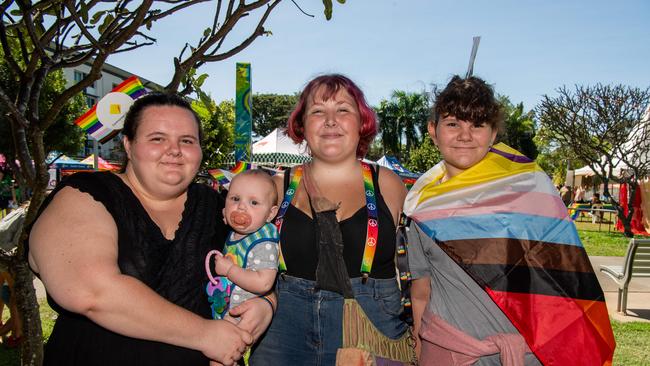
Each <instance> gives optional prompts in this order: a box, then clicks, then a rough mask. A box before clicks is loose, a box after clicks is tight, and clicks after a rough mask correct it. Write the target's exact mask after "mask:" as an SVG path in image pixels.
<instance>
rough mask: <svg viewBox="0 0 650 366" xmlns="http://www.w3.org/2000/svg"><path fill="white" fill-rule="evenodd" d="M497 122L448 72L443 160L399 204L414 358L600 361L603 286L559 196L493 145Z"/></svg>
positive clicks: (494, 112) (486, 94)
mask: <svg viewBox="0 0 650 366" xmlns="http://www.w3.org/2000/svg"><path fill="white" fill-rule="evenodd" d="M502 124H503V117H502V112H501V106H500V105H499V103H498V101H497V100H496V99H495V97H494V92H493V91H492V89H491V88H490V87H489V86H488V85H487V84H486V83H485V82H484V81H483V80H482V79H480V78H477V77H473V76H471V77H468V78H461V77H459V76H454V77H453V78H452V79H451V81H450V82H449V84H448V85H447V87H446V88H445V89H444V90H443V91H442V92H441V93H440V94H439V95H438V96H437V98H436V102H435V106H434V108H433V111H432V117H431V120H430V122H429V124H428V132H429V135H430V136H431V138H432V140H433V142H434V143H435V145H436V146H437V147H438V149H439V150H440V153H441V155H442V158H443V161H442V162H440V163H439V164H437V165H436V166H434V167H433V168H431V169H430V170H429V171H427V172H426V173H425V174H423V175H422V176H421V177H420V178H419V179H418V181H417V182H416V183H415V184H414V185H413V187H412V188H411V190H410V191H409V193H408V195H407V197H406V200H405V203H404V213H405V214H406V215H408V216H409V217H410V218H411V220H412V221H411V223H410V225H409V226H408V232H407V236H408V238H409V240H408V243H409V245H408V258H409V265H410V267H411V274H412V277H413V283H412V287H411V296H412V304H413V317H414V328H415V329H414V331H415V332H416V334H418V336H419V337H418V338H417V341H418V352H419V361H420V365H424V366H429V365H470V364H471V365H539V364H557V365H603V364H607V363H608V362H609V363H611V360H612V355H613V351H614V347H615V342H614V337H613V333H612V330H611V325H610V323H609V318H608V315H607V308H606V306H605V301H604V296H603V292H602V290H601V289H600V286H599V284H598V280H597V278H596V276H595V274H594V273H593V269H592V267H591V265H590V263H589V259H588V257H587V255H586V252H585V251H584V248H583V247H582V245H581V243H580V239H579V238H578V235H577V232H576V229H575V226H574V225H573V223H572V222H571V221H570V220H568V219H567V209H566V206H565V205H564V204H563V202H562V201H561V200H560V197H559V196H558V194H557V190H556V189H555V187H554V186H553V185H552V182H551V181H550V179H549V178H548V175H546V174H545V173H544V172H543V171H542V170H541V169H540V168H539V167H538V166H537V165H536V164H535V163H534V162H533V161H531V160H530V159H528V158H527V157H525V156H523V155H522V154H520V153H519V152H517V151H516V150H514V149H512V148H510V147H508V146H506V145H505V144H497V145H494V143H495V140H496V138H497V132H498V131H499V129H500V126H501V125H502ZM569 319H570V320H569Z"/></svg>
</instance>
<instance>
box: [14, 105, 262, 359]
mask: <svg viewBox="0 0 650 366" xmlns="http://www.w3.org/2000/svg"><path fill="white" fill-rule="evenodd" d="M122 134H123V136H124V137H123V143H124V149H125V151H126V156H127V159H128V160H127V162H126V163H125V164H124V172H123V173H121V174H114V173H112V172H98V173H77V174H75V175H72V176H70V177H68V178H67V179H66V180H64V181H63V182H61V183H60V184H59V185H58V186H57V188H56V189H55V190H54V191H53V192H52V193H51V194H50V195H49V196H48V198H47V199H46V201H45V202H44V203H43V205H42V208H41V211H40V213H39V216H38V218H37V219H36V221H35V224H34V225H33V227H32V228H31V232H30V235H29V243H28V244H29V245H28V247H27V250H28V252H27V255H28V259H29V265H30V267H31V268H32V270H33V271H34V272H35V273H36V274H37V275H38V276H39V277H40V279H41V280H42V281H43V284H44V285H45V289H46V290H47V294H48V301H49V303H50V305H51V306H52V308H53V309H54V310H55V311H57V312H58V313H59V316H58V318H57V320H56V324H55V326H54V329H53V331H52V335H51V336H50V339H49V341H48V342H47V345H46V349H45V361H44V364H45V365H84V366H86V365H122V366H125V365H134V366H135V365H138V366H143V365H152V366H154V365H155V366H161V365H170V366H171V365H206V366H207V365H208V364H209V363H210V360H214V361H216V362H218V363H219V364H223V365H234V364H235V363H236V362H237V360H238V359H240V358H241V356H242V354H243V353H244V352H245V350H246V348H247V346H248V345H250V344H251V343H252V342H253V340H254V339H255V338H257V337H259V335H260V334H261V333H262V332H263V331H264V330H265V329H266V327H267V326H268V324H269V322H270V320H271V318H272V314H273V311H272V307H270V306H269V304H268V303H267V301H266V300H264V299H257V298H255V299H250V300H248V301H247V302H245V303H244V304H242V305H241V306H239V307H237V308H235V309H231V315H233V316H237V317H240V318H241V321H240V322H239V324H238V326H235V325H233V324H232V323H230V322H227V321H224V320H213V319H211V317H210V315H211V314H210V307H209V306H208V300H207V294H206V293H205V291H204V287H203V284H204V283H205V278H206V275H205V270H204V257H205V253H207V252H208V251H210V250H211V249H217V250H219V249H221V248H222V246H223V243H224V240H225V237H226V233H227V231H226V225H225V224H224V222H223V219H222V210H223V208H224V202H223V200H222V198H221V197H220V196H219V194H218V193H217V192H215V191H213V190H212V189H211V188H210V187H208V186H205V185H199V184H196V183H192V182H193V180H194V178H195V176H196V174H197V171H198V169H199V165H200V163H201V159H202V152H201V137H202V133H201V129H200V123H199V119H198V117H197V115H196V113H195V112H194V111H193V110H192V109H191V107H190V104H189V103H188V102H187V101H185V100H184V99H182V98H181V97H180V96H178V95H175V94H162V93H152V94H147V95H146V96H143V97H142V98H140V99H138V100H136V101H135V103H134V104H133V105H132V106H131V108H130V109H129V111H128V113H127V115H126V117H125V121H124V128H123V130H122Z"/></svg>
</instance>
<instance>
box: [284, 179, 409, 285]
mask: <svg viewBox="0 0 650 366" xmlns="http://www.w3.org/2000/svg"><path fill="white" fill-rule="evenodd" d="M372 167H373V169H372V181H373V184H374V186H375V194H376V198H377V206H378V207H379V212H378V216H379V217H378V219H379V233H378V238H377V242H378V245H377V251H376V252H375V258H374V260H373V262H372V270H371V273H370V277H373V278H393V277H395V261H394V260H395V259H394V258H395V230H396V227H395V223H394V222H393V217H392V215H391V213H390V210H389V209H388V206H387V205H386V202H384V198H383V197H382V195H381V191H380V189H379V180H378V171H377V168H376V167H375V166H372ZM284 174H285V176H284V191H285V192H286V190H287V187H288V186H289V177H290V176H291V170H287V171H285V173H284ZM359 184H363V182H361V181H360V182H359ZM367 226H368V211H367V210H366V206H365V205H364V206H363V207H361V208H360V209H359V210H358V211H357V212H355V213H354V214H353V215H352V216H350V217H349V218H347V219H345V220H343V221H340V222H339V227H340V228H341V234H342V235H343V259H344V260H345V264H346V267H347V270H348V275H349V276H350V278H355V277H361V260H362V257H363V250H364V245H365V242H366V231H367ZM314 230H315V223H314V221H313V220H312V218H311V217H309V216H308V215H306V214H305V213H304V212H302V211H300V210H299V209H298V208H297V207H295V206H294V205H293V204H292V205H289V207H288V208H287V212H286V213H285V216H284V222H283V223H282V232H281V233H280V243H281V245H282V255H283V256H284V260H285V263H286V264H287V274H288V275H290V276H293V277H298V278H304V279H307V280H312V281H315V280H316V266H317V264H318V243H317V241H316V236H315V233H314Z"/></svg>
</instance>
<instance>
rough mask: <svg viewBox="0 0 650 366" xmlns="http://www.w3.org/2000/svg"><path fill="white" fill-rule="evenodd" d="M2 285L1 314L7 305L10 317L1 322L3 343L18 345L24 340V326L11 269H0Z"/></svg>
mask: <svg viewBox="0 0 650 366" xmlns="http://www.w3.org/2000/svg"><path fill="white" fill-rule="evenodd" d="M0 286H1V291H2V293H1V298H0V316H1V315H2V311H3V308H4V306H5V305H7V308H8V309H9V318H8V319H7V321H6V322H4V324H2V322H0V337H2V344H3V345H4V346H6V347H9V348H13V347H18V346H19V345H20V343H21V342H22V341H23V327H22V323H21V321H20V319H21V318H20V314H19V313H18V306H16V296H15V294H14V279H13V276H12V275H11V274H10V273H9V271H7V270H2V271H0ZM0 320H1V319H0ZM10 333H11V334H10Z"/></svg>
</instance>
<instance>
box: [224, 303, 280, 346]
mask: <svg viewBox="0 0 650 366" xmlns="http://www.w3.org/2000/svg"><path fill="white" fill-rule="evenodd" d="M230 315H232V316H234V317H241V321H240V322H239V324H238V325H237V326H238V327H239V328H241V329H243V330H246V331H248V332H249V333H250V334H251V335H252V336H253V343H255V342H256V341H257V339H258V338H259V337H260V336H261V335H262V333H264V331H265V330H266V328H268V327H269V324H271V319H273V309H271V307H270V306H269V303H268V302H267V301H266V300H264V299H260V298H258V297H255V298H252V299H249V300H247V301H245V302H244V303H243V304H241V305H239V306H237V307H235V308H233V309H231V310H230Z"/></svg>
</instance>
